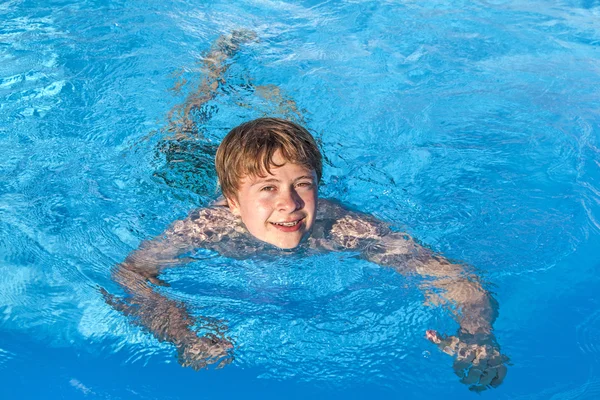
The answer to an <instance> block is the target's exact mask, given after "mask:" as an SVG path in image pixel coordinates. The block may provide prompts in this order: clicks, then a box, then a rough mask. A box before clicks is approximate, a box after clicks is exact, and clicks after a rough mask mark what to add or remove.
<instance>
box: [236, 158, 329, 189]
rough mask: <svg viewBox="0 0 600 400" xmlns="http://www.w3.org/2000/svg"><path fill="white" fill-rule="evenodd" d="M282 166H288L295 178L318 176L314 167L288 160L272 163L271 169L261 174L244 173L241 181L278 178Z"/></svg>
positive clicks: (248, 181) (252, 181)
mask: <svg viewBox="0 0 600 400" xmlns="http://www.w3.org/2000/svg"><path fill="white" fill-rule="evenodd" d="M286 167H287V168H286ZM290 167H291V168H290ZM282 168H286V169H287V170H288V172H291V173H292V175H293V176H292V178H293V179H298V178H303V177H306V178H310V179H316V176H317V174H316V172H315V171H314V170H313V169H312V168H310V167H307V166H305V165H302V164H296V163H288V162H286V163H283V165H281V164H279V165H275V164H274V163H272V164H271V165H270V166H269V171H262V173H261V174H244V175H242V178H241V182H242V183H250V184H254V183H256V182H262V181H266V180H278V176H279V175H280V174H279V172H280V171H281V169H282Z"/></svg>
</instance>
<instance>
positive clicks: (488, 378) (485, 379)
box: [479, 368, 496, 386]
mask: <svg viewBox="0 0 600 400" xmlns="http://www.w3.org/2000/svg"><path fill="white" fill-rule="evenodd" d="M495 377H496V368H488V369H486V370H485V371H483V374H482V375H481V378H479V384H480V385H482V386H487V385H489V384H490V383H491V382H492V379H494V378H495Z"/></svg>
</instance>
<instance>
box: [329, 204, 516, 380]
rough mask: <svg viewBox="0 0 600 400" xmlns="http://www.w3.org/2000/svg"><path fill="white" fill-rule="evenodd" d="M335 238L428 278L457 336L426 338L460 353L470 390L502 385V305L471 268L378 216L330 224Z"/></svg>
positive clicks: (353, 216) (433, 301)
mask: <svg viewBox="0 0 600 400" xmlns="http://www.w3.org/2000/svg"><path fill="white" fill-rule="evenodd" d="M332 236H333V237H334V240H336V241H337V242H338V243H339V244H341V245H342V246H344V247H346V248H351V249H356V250H359V251H361V254H362V255H363V257H365V258H366V259H368V260H369V261H372V262H375V263H377V264H379V265H382V266H388V267H392V268H394V269H395V270H397V271H398V272H401V273H403V274H418V275H420V276H421V277H423V278H424V282H423V283H422V285H421V287H422V288H423V289H424V291H425V294H426V297H427V300H428V304H430V305H444V306H445V307H446V308H447V309H449V310H450V312H451V313H452V315H453V316H454V318H455V319H456V320H457V322H458V323H459V326H460V329H459V332H458V334H457V335H456V336H442V335H440V334H438V333H437V332H436V331H433V330H428V331H427V335H426V337H427V338H428V339H429V340H430V341H432V342H433V343H435V344H437V345H438V346H439V347H440V349H441V350H442V351H444V352H446V353H448V354H450V355H454V356H456V361H455V364H454V370H455V372H456V374H457V375H459V376H460V377H461V381H462V382H463V383H465V384H468V385H470V388H471V389H472V390H476V391H478V390H483V389H485V388H486V387H487V386H488V385H492V386H497V385H499V384H500V383H501V382H502V380H503V379H504V376H505V375H506V367H505V366H504V365H503V363H504V362H505V361H506V360H507V359H506V357H505V356H502V355H501V354H500V351H499V346H498V344H497V342H496V339H495V337H494V335H493V323H494V321H495V320H496V318H497V316H498V303H497V302H496V300H495V299H494V298H493V296H492V295H491V293H490V292H488V291H487V290H485V288H484V287H483V285H482V284H481V281H480V278H479V277H478V276H477V275H476V274H475V273H474V272H473V271H472V270H471V269H469V268H468V267H467V266H465V265H461V264H454V263H451V262H450V261H448V260H447V259H445V258H444V257H441V256H439V255H436V254H435V253H433V252H432V251H431V250H429V249H426V248H424V247H422V246H420V245H419V244H418V243H416V242H415V241H414V240H413V239H412V238H411V237H410V236H409V235H407V234H404V233H399V232H392V231H390V229H389V228H388V227H387V226H386V225H385V224H383V223H382V222H380V221H377V220H376V219H375V218H373V217H370V216H366V215H361V214H358V213H353V212H349V211H348V212H346V214H345V215H343V216H342V217H341V218H339V219H338V220H337V222H336V224H334V226H333V227H332Z"/></svg>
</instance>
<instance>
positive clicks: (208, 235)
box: [168, 203, 241, 242]
mask: <svg viewBox="0 0 600 400" xmlns="http://www.w3.org/2000/svg"><path fill="white" fill-rule="evenodd" d="M240 230H241V227H240V223H239V221H238V219H237V218H236V217H235V216H234V215H233V214H232V213H231V211H230V210H229V207H227V206H226V205H225V206H223V205H221V204H217V203H214V204H211V205H209V206H208V207H202V208H197V209H195V210H193V211H191V212H190V213H189V215H188V216H187V218H185V219H182V220H179V221H176V222H174V223H173V225H171V227H170V228H169V232H168V233H169V234H172V235H176V236H186V237H188V238H192V239H193V240H194V241H199V242H218V241H220V240H221V239H223V237H224V236H225V235H230V234H232V233H234V232H236V231H240Z"/></svg>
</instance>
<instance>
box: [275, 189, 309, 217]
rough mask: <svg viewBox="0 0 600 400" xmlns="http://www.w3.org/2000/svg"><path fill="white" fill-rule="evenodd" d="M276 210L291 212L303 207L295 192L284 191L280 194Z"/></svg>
mask: <svg viewBox="0 0 600 400" xmlns="http://www.w3.org/2000/svg"><path fill="white" fill-rule="evenodd" d="M278 200H279V201H278V204H277V208H278V209H279V211H287V212H293V211H296V210H299V209H301V208H302V207H304V201H302V198H301V197H300V196H299V195H298V193H297V192H296V191H295V190H293V189H292V190H285V191H281V192H280V196H279V199H278Z"/></svg>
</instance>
